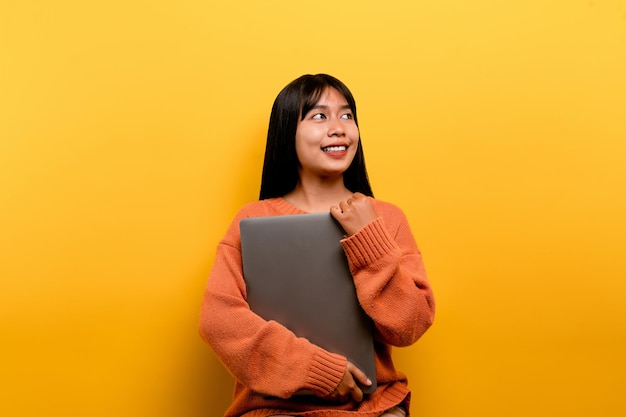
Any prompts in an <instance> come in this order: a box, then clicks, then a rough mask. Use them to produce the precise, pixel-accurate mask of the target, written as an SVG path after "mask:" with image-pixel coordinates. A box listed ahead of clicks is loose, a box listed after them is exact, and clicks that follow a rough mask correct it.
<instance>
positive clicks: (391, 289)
mask: <svg viewBox="0 0 626 417" xmlns="http://www.w3.org/2000/svg"><path fill="white" fill-rule="evenodd" d="M372 202H373V204H374V208H375V210H376V212H377V213H378V216H379V217H378V218H377V219H376V220H374V221H373V222H371V223H369V224H368V225H367V226H365V227H364V228H363V229H361V230H360V231H359V232H357V233H356V234H354V235H352V236H350V237H347V238H345V239H343V240H342V241H341V244H342V246H343V248H344V251H345V253H346V256H347V258H348V264H349V265H350V270H351V272H352V275H353V277H354V284H355V287H356V292H357V296H358V299H359V302H360V303H361V305H362V307H363V309H364V310H365V312H366V313H367V314H368V315H369V316H370V317H371V318H372V319H373V321H374V324H375V332H374V338H375V348H376V374H377V375H376V379H377V382H378V388H377V390H376V391H375V392H374V393H372V394H370V395H367V396H366V397H365V399H364V400H363V401H362V402H361V403H355V402H349V403H346V404H336V403H331V402H327V401H325V400H323V397H324V396H326V395H328V394H330V393H331V392H333V391H334V389H335V388H336V387H337V386H338V385H339V382H340V381H341V378H342V376H343V374H344V370H345V367H346V358H344V357H342V356H340V355H337V354H334V353H331V352H328V351H325V350H323V349H321V348H319V347H317V346H315V345H313V344H312V343H310V342H309V341H308V340H306V339H303V338H298V337H296V336H295V335H294V334H293V333H292V332H290V331H289V330H288V329H287V328H285V327H284V326H282V325H280V324H278V323H276V322H274V321H265V320H264V319H262V318H261V317H259V316H258V315H256V314H255V313H254V312H252V311H251V310H250V308H249V306H248V304H247V302H246V286H245V282H244V280H243V275H242V266H241V251H240V250H241V244H240V239H239V221H240V220H241V219H242V218H245V217H260V216H276V215H286V214H302V213H304V212H303V211H302V210H300V209H298V208H297V207H294V206H293V205H291V204H290V203H288V202H287V201H286V200H284V199H282V198H273V199H268V200H262V201H257V202H254V203H250V204H248V205H246V206H244V207H243V208H242V209H241V210H240V211H239V213H238V214H237V216H236V217H235V219H234V220H233V222H232V223H231V225H230V227H229V229H228V231H227V232H226V235H225V236H224V238H223V239H222V241H221V242H220V243H219V245H218V248H217V255H216V258H215V262H214V264H213V269H212V271H211V274H210V276H209V280H208V283H207V287H206V291H205V294H204V300H203V303H202V309H201V313H200V335H201V336H202V338H203V339H204V340H205V341H206V342H207V343H209V345H210V346H211V347H212V349H213V351H214V352H215V354H216V355H217V356H218V357H219V358H220V360H221V361H222V363H223V364H224V365H225V366H226V368H227V369H228V370H229V372H230V373H231V374H232V375H233V376H234V377H235V379H236V383H235V390H234V395H233V401H232V404H231V406H230V407H229V409H228V410H227V412H226V414H225V417H239V416H245V417H266V416H271V415H274V414H291V415H302V416H307V417H339V416H346V415H354V416H363V417H374V416H379V415H380V414H381V413H382V412H383V411H385V410H387V409H389V408H391V407H393V406H395V405H398V404H403V405H404V407H405V408H406V409H407V411H408V409H409V408H408V406H409V398H410V393H409V390H408V388H407V380H406V377H405V376H404V375H403V374H402V373H400V372H398V371H396V369H395V367H394V365H393V362H392V360H391V346H408V345H410V344H412V343H414V342H415V341H416V340H417V339H418V338H419V337H420V336H421V335H422V334H423V333H424V332H425V331H426V330H427V329H428V328H429V327H430V325H431V323H432V321H433V316H434V300H433V294H432V291H431V288H430V286H429V284H428V281H427V279H426V273H425V271H424V265H423V263H422V258H421V254H420V251H419V249H418V247H417V245H416V243H415V240H414V238H413V235H412V234H411V231H410V229H409V225H408V222H407V220H406V218H405V216H404V214H403V213H402V211H401V210H400V209H399V208H398V207H396V206H394V205H392V204H389V203H385V202H382V201H379V200H374V199H372ZM302 389H307V390H311V391H313V392H314V393H315V394H316V395H317V396H319V398H318V397H294V398H291V395H292V394H293V393H295V392H296V391H299V390H302ZM258 393H262V394H264V395H260V394H258ZM346 411H350V412H349V413H347V414H346Z"/></svg>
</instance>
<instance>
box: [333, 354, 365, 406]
mask: <svg viewBox="0 0 626 417" xmlns="http://www.w3.org/2000/svg"><path fill="white" fill-rule="evenodd" d="M357 382H358V383H360V384H361V385H365V386H370V385H372V381H370V380H369V379H368V378H367V375H365V373H364V372H363V371H361V370H360V369H359V368H357V367H356V366H355V365H354V364H353V363H352V362H350V361H348V365H347V366H346V371H345V373H344V374H343V378H342V379H341V382H339V385H338V386H337V388H335V390H334V391H333V392H332V393H331V394H330V395H328V396H327V397H326V398H327V399H329V400H331V401H335V402H340V403H347V402H348V401H350V400H353V401H355V402H361V401H363V391H362V390H361V388H359V385H358V384H357Z"/></svg>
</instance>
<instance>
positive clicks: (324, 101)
mask: <svg viewBox="0 0 626 417" xmlns="http://www.w3.org/2000/svg"><path fill="white" fill-rule="evenodd" d="M358 144H359V128H358V127H357V125H356V123H355V121H354V117H353V114H352V110H350V106H349V105H348V102H347V101H346V99H345V98H344V97H343V96H342V95H341V94H340V93H339V92H338V91H337V90H335V89H334V88H327V89H326V90H324V92H323V93H322V96H321V98H320V100H319V101H318V102H317V104H316V105H315V106H314V107H313V108H312V109H311V110H309V112H308V113H307V114H305V115H304V118H303V119H302V120H300V121H299V122H298V126H297V128H296V154H297V156H298V161H299V162H300V179H303V178H306V177H318V178H328V177H335V176H340V175H343V173H344V172H345V171H346V170H347V169H348V167H349V166H350V164H351V163H352V159H353V158H354V155H355V154H356V150H357V146H358Z"/></svg>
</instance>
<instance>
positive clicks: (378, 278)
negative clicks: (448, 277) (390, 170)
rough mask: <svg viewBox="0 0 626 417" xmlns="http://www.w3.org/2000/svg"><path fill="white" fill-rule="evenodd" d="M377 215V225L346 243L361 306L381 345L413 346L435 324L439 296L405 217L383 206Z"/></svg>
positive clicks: (371, 226)
mask: <svg viewBox="0 0 626 417" xmlns="http://www.w3.org/2000/svg"><path fill="white" fill-rule="evenodd" d="M368 200H370V201H369V202H370V203H371V204H373V200H371V199H368ZM354 205H355V204H354V203H352V206H354ZM372 207H374V205H372ZM376 212H377V215H378V217H377V218H376V219H375V220H373V221H370V222H369V223H367V224H366V225H365V226H363V227H361V228H360V229H359V230H358V231H357V232H355V233H354V234H352V235H350V236H348V237H347V238H345V239H344V240H342V245H343V248H344V251H345V253H346V256H347V258H348V263H349V265H350V270H351V272H352V275H353V277H354V283H355V286H356V289H357V295H358V298H359V301H360V303H361V305H362V306H363V309H364V310H365V312H366V313H367V314H368V315H369V316H370V317H371V318H372V319H373V321H374V323H375V325H376V329H377V331H378V337H379V338H380V339H381V340H380V341H382V342H384V343H388V344H391V345H395V346H408V345H410V344H412V343H414V342H415V341H416V340H417V339H419V337H420V336H421V335H422V334H424V332H426V330H427V329H428V328H429V327H430V325H431V324H432V322H433V319H434V313H435V304H434V297H433V293H432V289H431V287H430V285H429V283H428V279H427V277H426V271H425V269H424V264H423V262H422V256H421V253H420V251H419V248H418V247H417V244H416V243H415V239H414V237H413V234H412V233H411V230H410V227H409V224H408V222H407V220H406V217H405V215H404V213H403V212H402V211H401V210H400V209H399V208H397V207H395V206H393V205H390V204H386V203H381V202H376ZM344 213H345V211H344Z"/></svg>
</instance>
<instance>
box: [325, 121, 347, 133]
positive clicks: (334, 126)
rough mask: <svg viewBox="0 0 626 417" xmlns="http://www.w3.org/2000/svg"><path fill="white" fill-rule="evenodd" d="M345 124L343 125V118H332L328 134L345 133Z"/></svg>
mask: <svg viewBox="0 0 626 417" xmlns="http://www.w3.org/2000/svg"><path fill="white" fill-rule="evenodd" d="M344 133H345V132H344V130H343V126H342V125H341V120H339V119H337V118H332V119H330V126H329V127H328V136H343V135H344Z"/></svg>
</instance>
